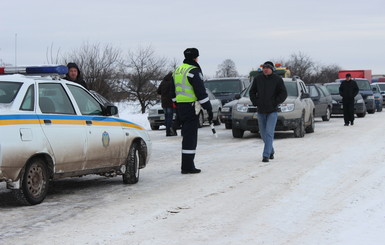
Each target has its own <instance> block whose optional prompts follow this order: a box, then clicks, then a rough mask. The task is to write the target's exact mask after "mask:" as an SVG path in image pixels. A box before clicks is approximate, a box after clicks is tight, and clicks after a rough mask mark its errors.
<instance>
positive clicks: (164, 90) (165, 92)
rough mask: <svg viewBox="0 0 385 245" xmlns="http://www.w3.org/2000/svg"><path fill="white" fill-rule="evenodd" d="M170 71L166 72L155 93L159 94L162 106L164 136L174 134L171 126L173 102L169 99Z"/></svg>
mask: <svg viewBox="0 0 385 245" xmlns="http://www.w3.org/2000/svg"><path fill="white" fill-rule="evenodd" d="M172 83H173V81H172V72H170V73H168V74H167V75H166V76H165V77H164V78H163V80H162V82H161V83H160V85H159V87H158V90H157V93H158V94H159V95H160V96H161V103H162V108H163V111H164V122H165V125H166V136H176V135H177V134H176V132H175V130H174V129H173V128H172V124H173V123H172V118H173V115H174V108H173V104H174V102H173V101H172V99H171V93H170V91H171V85H172Z"/></svg>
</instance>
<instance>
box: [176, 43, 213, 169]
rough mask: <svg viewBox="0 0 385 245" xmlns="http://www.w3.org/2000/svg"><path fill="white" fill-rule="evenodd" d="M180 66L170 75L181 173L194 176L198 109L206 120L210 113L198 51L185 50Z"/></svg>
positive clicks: (211, 118)
mask: <svg viewBox="0 0 385 245" xmlns="http://www.w3.org/2000/svg"><path fill="white" fill-rule="evenodd" d="M183 54H184V57H185V59H184V60H183V64H182V65H180V66H179V67H177V68H176V69H175V71H174V73H173V80H174V82H173V86H172V93H173V94H172V95H173V96H172V97H173V98H174V99H173V101H176V103H177V113H178V117H179V122H180V124H181V125H182V137H183V140H182V166H181V169H182V171H181V173H182V174H196V173H200V172H201V170H200V169H197V168H196V167H195V163H194V158H195V150H196V147H197V143H198V124H199V117H198V115H199V112H200V108H201V107H203V109H205V110H207V113H208V115H209V121H210V122H211V121H212V120H213V112H212V107H211V103H210V100H209V97H208V95H207V93H206V89H205V87H204V85H203V75H202V70H201V68H200V66H199V64H198V56H199V51H198V49H196V48H188V49H186V50H185V51H184V52H183Z"/></svg>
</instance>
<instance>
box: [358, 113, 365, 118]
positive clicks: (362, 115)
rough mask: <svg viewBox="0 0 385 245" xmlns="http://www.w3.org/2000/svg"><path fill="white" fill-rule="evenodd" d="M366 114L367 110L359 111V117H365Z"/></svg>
mask: <svg viewBox="0 0 385 245" xmlns="http://www.w3.org/2000/svg"><path fill="white" fill-rule="evenodd" d="M365 115H366V112H363V113H357V117H365Z"/></svg>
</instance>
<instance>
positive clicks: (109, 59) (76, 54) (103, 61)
mask: <svg viewBox="0 0 385 245" xmlns="http://www.w3.org/2000/svg"><path fill="white" fill-rule="evenodd" d="M68 62H75V63H76V64H77V65H78V66H79V69H80V70H81V72H82V74H83V78H84V80H85V82H86V83H87V86H88V88H89V89H90V90H95V91H97V92H98V93H100V94H101V95H103V96H104V97H106V98H107V99H109V100H112V101H114V100H115V97H114V95H115V93H116V92H118V91H117V89H118V88H119V87H118V84H119V77H118V75H117V74H118V72H119V69H120V65H121V64H122V58H121V50H120V49H117V48H113V47H112V46H110V45H105V46H103V47H101V45H100V44H99V43H96V44H90V43H85V44H83V46H82V47H81V48H79V49H77V50H74V51H73V52H72V53H70V54H68V55H67V56H66V57H65V58H64V63H66V64H67V63H68Z"/></svg>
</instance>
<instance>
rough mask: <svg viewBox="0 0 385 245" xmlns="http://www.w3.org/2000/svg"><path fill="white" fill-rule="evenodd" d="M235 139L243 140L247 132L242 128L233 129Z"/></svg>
mask: <svg viewBox="0 0 385 245" xmlns="http://www.w3.org/2000/svg"><path fill="white" fill-rule="evenodd" d="M232 131H233V137H234V138H242V137H243V134H244V132H245V130H243V129H240V128H233V130H232Z"/></svg>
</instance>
